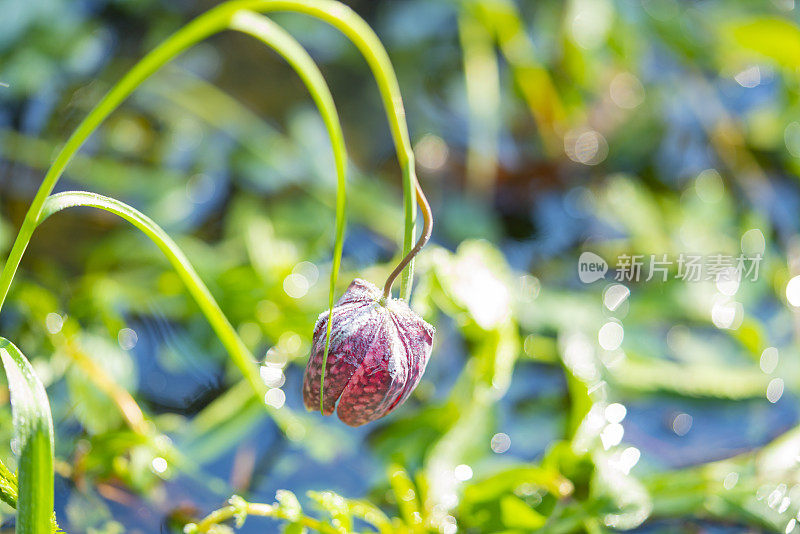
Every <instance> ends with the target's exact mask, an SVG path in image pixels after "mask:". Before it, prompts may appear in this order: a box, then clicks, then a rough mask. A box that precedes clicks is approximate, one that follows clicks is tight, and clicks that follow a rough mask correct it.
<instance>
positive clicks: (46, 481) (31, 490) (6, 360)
mask: <svg viewBox="0 0 800 534" xmlns="http://www.w3.org/2000/svg"><path fill="white" fill-rule="evenodd" d="M0 359H2V361H3V367H4V368H5V372H6V376H7V378H8V388H9V391H10V394H11V407H12V410H13V418H14V440H15V442H16V445H17V447H18V451H19V473H18V495H17V503H16V504H17V532H19V533H22V534H27V533H31V534H45V533H50V532H52V530H53V522H52V517H53V492H54V489H53V488H54V474H53V418H52V416H51V415H50V403H49V401H48V400H47V393H46V392H45V389H44V385H42V382H41V381H40V380H39V378H38V377H37V376H36V373H35V372H34V371H33V367H32V366H31V364H30V362H29V361H28V360H27V359H26V358H25V356H24V355H23V354H22V352H20V350H19V349H18V348H17V347H15V346H14V344H13V343H11V342H10V341H8V340H7V339H4V338H0Z"/></svg>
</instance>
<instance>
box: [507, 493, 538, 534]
mask: <svg viewBox="0 0 800 534" xmlns="http://www.w3.org/2000/svg"><path fill="white" fill-rule="evenodd" d="M500 510H501V512H502V514H503V524H504V525H505V526H507V527H510V528H525V529H534V528H541V527H542V526H544V524H545V521H547V518H545V516H543V515H542V514H540V513H539V512H537V511H536V510H534V509H533V508H531V507H530V506H528V505H527V504H526V503H525V501H523V500H522V499H520V498H519V497H515V496H514V495H506V496H505V497H503V498H502V499H501V500H500Z"/></svg>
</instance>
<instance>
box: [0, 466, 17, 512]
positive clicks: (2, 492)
mask: <svg viewBox="0 0 800 534" xmlns="http://www.w3.org/2000/svg"><path fill="white" fill-rule="evenodd" d="M0 501H3V502H4V503H6V504H7V505H9V506H11V507H12V508H16V507H17V475H15V474H14V473H12V472H11V470H10V469H9V468H8V467H6V466H5V464H4V463H3V462H0Z"/></svg>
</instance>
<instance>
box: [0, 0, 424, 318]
mask: <svg viewBox="0 0 800 534" xmlns="http://www.w3.org/2000/svg"><path fill="white" fill-rule="evenodd" d="M242 10H252V11H258V12H262V13H263V12H268V11H294V12H298V13H305V14H307V15H311V16H313V17H316V18H318V19H320V20H323V21H325V22H327V23H329V24H331V25H332V26H334V27H336V28H337V29H339V30H340V31H341V32H342V33H343V34H344V35H345V36H346V37H348V38H349V39H350V40H351V41H352V42H353V43H354V44H355V45H356V47H357V48H358V49H359V51H360V52H361V54H362V55H363V56H364V58H365V59H366V60H367V63H368V64H369V67H370V69H371V70H372V72H373V75H374V77H375V79H376V81H377V83H378V88H379V90H380V93H381V97H382V100H383V104H384V107H385V108H386V112H387V117H388V119H389V126H390V128H391V132H392V138H393V140H394V143H395V148H396V151H397V158H398V161H399V163H400V167H401V169H402V172H403V188H404V196H405V203H404V208H405V235H404V239H403V252H404V253H405V254H406V255H408V253H409V252H410V249H411V242H412V240H413V237H414V226H415V214H416V207H415V204H416V201H415V197H414V188H415V187H416V185H417V180H416V172H415V169H414V154H413V152H412V150H411V143H410V140H409V135H408V126H407V124H406V120H405V110H404V109H403V102H402V99H401V96H400V88H399V84H398V83H397V77H396V76H395V74H394V70H393V69H392V65H391V62H390V61H389V57H388V54H387V53H386V50H385V49H384V48H383V45H382V44H381V42H380V40H379V39H378V37H377V35H375V32H373V31H372V29H371V28H370V27H369V25H368V24H367V23H366V22H365V21H364V20H363V19H362V18H361V17H359V16H358V15H357V14H356V13H355V12H354V11H353V10H351V9H350V8H348V7H347V6H345V5H344V4H341V3H339V2H335V1H330V0H235V1H231V2H226V3H224V4H220V5H219V6H217V7H215V8H213V9H211V10H209V11H208V12H206V13H204V14H203V15H200V16H199V17H197V18H196V19H194V20H193V21H191V22H190V23H189V24H187V25H186V26H184V27H183V28H181V29H180V30H178V31H177V32H176V33H175V34H173V35H172V36H171V37H170V38H168V39H167V40H166V41H164V42H163V43H161V44H160V45H159V46H157V47H156V48H155V49H153V50H152V51H151V52H150V53H149V54H147V55H146V56H145V57H144V58H143V59H142V60H141V61H140V62H139V63H137V64H136V65H135V66H134V67H133V68H132V69H131V70H130V71H128V73H127V74H126V75H125V76H124V77H123V78H122V79H121V80H120V81H119V82H118V83H117V84H116V85H115V86H114V87H113V88H112V89H111V90H110V91H109V92H108V93H107V94H106V95H105V96H104V97H103V99H102V100H101V101H100V102H99V103H98V104H97V106H95V108H94V109H92V111H91V112H90V113H89V115H87V116H86V118H85V119H84V120H83V121H82V122H81V123H80V125H78V128H77V129H76V130H75V132H74V133H73V134H72V135H71V136H70V138H69V139H68V140H67V143H66V144H65V145H64V148H62V149H61V151H60V152H59V153H58V155H57V156H56V159H55V161H54V162H53V164H52V166H51V167H50V169H49V170H48V171H47V174H46V175H45V177H44V180H43V181H42V184H41V186H39V190H38V191H37V193H36V196H35V197H34V199H33V202H32V203H31V206H30V208H29V209H28V212H27V214H26V216H25V220H24V222H23V224H22V227H21V228H20V231H19V233H18V234H17V238H16V240H15V241H14V245H13V247H12V249H11V252H10V253H9V257H8V260H7V261H6V264H5V266H4V268H3V272H2V273H1V274H0V308H1V307H2V304H3V302H4V301H5V298H6V296H7V295H8V290H9V288H10V287H11V281H12V280H13V278H14V274H15V273H16V271H17V268H18V267H19V262H20V261H21V259H22V255H23V253H24V252H25V249H26V248H27V246H28V242H29V241H30V238H31V236H32V235H33V230H34V229H35V227H36V222H37V221H38V219H39V216H40V214H41V211H42V207H43V206H44V203H45V200H46V199H47V197H48V196H49V195H50V193H51V192H52V191H53V188H54V187H55V185H56V182H57V181H58V179H59V178H60V177H61V175H62V174H63V172H64V169H65V168H66V166H67V164H68V163H69V162H70V160H71V159H72V157H73V156H74V155H75V153H76V152H77V151H78V150H79V149H80V148H81V146H82V145H83V143H84V142H85V141H86V139H87V138H88V137H89V136H90V135H91V134H92V133H93V132H94V131H95V130H96V129H97V127H98V126H99V125H100V124H101V123H102V122H103V120H105V118H106V117H107V116H108V115H109V114H111V112H112V111H114V110H115V109H116V108H117V107H118V106H119V105H120V104H121V103H122V101H124V100H125V99H126V98H127V97H128V96H129V95H130V94H131V93H132V92H133V91H134V90H135V89H136V88H137V87H138V86H139V85H140V84H141V83H142V82H143V81H144V80H145V79H147V78H148V77H149V76H150V75H151V74H153V73H154V72H155V71H157V70H158V69H159V68H160V67H161V66H163V65H164V64H165V63H167V62H168V61H170V60H171V59H172V58H174V57H175V56H177V55H178V54H180V53H181V52H183V51H184V50H186V49H187V48H188V47H190V46H192V45H193V44H195V43H197V42H199V41H202V40H203V39H205V38H207V37H209V36H211V35H213V34H215V33H218V32H220V31H222V30H224V29H225V28H226V27H229V25H230V24H231V20H232V18H233V16H234V15H235V14H236V13H237V12H238V11H242ZM412 278H413V263H412V262H409V263H408V265H407V266H406V267H405V269H404V274H403V279H402V284H401V297H403V298H406V299H407V298H408V297H409V296H410V293H411V282H412Z"/></svg>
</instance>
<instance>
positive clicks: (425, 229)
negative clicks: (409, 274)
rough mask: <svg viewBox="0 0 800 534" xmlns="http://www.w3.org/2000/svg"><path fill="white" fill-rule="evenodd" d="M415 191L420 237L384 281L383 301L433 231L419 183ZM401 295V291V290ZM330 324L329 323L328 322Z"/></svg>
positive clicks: (431, 217)
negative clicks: (421, 221) (420, 215)
mask: <svg viewBox="0 0 800 534" xmlns="http://www.w3.org/2000/svg"><path fill="white" fill-rule="evenodd" d="M415 185H416V189H417V202H418V203H419V207H420V210H422V218H423V220H424V224H423V226H422V235H421V236H419V240H417V244H416V245H414V248H413V249H411V251H410V252H409V253H408V254H406V256H405V257H404V258H403V259H402V260H401V261H400V263H398V264H397V267H395V268H394V271H392V273H391V274H390V275H389V278H387V279H386V285H384V286H383V300H386V299H388V298H390V297H391V296H392V284H394V281H395V280H396V279H397V277H398V276H399V275H400V273H401V272H403V269H404V268H405V266H406V265H408V264H409V263H411V262H412V261H413V260H414V256H416V255H417V254H419V251H420V250H422V247H424V246H425V244H426V243H427V242H428V240H430V238H431V232H432V231H433V212H432V211H431V205H430V204H429V203H428V199H427V198H425V193H424V192H423V191H422V187H420V185H419V182H416V184H415ZM401 293H402V290H401ZM329 323H330V321H329Z"/></svg>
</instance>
